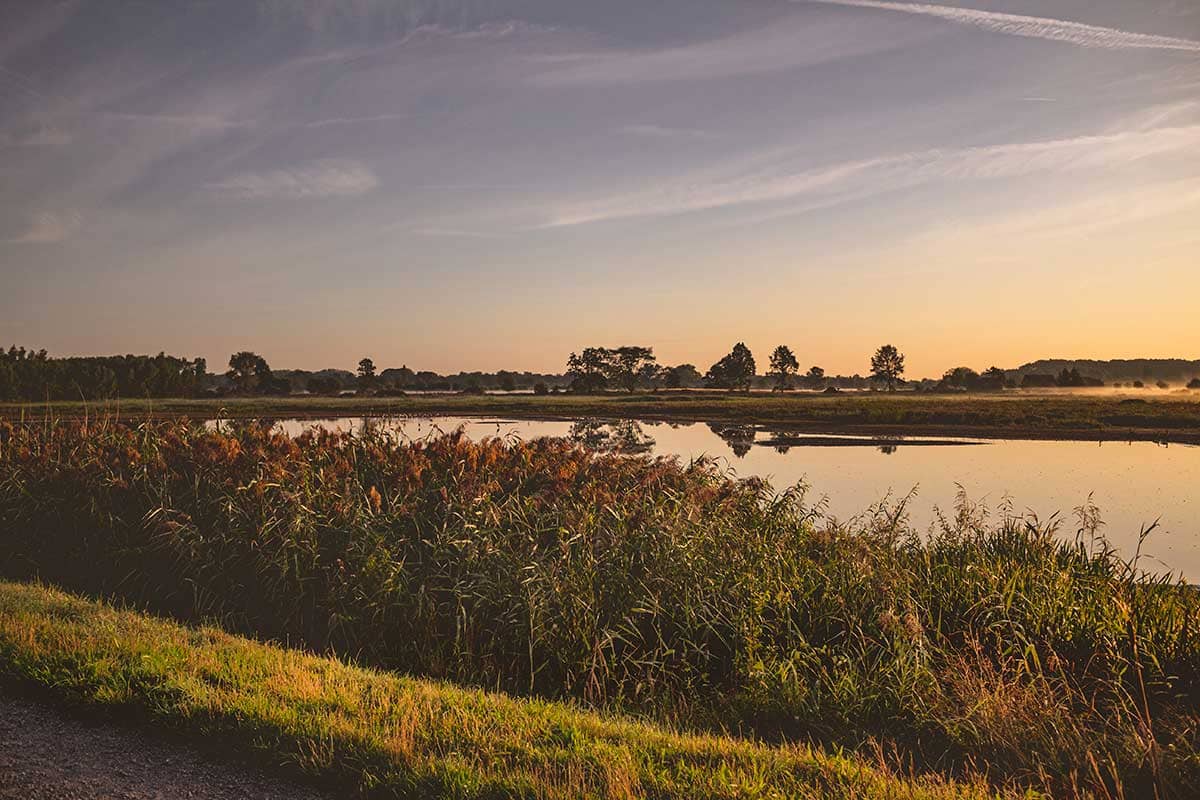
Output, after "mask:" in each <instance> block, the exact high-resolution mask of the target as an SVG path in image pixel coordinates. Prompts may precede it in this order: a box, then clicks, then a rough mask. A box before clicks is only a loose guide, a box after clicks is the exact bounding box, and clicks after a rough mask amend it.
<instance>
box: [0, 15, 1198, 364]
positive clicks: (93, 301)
mask: <svg viewBox="0 0 1200 800" xmlns="http://www.w3.org/2000/svg"><path fill="white" fill-rule="evenodd" d="M0 178H2V183H0V186H2V187H3V188H2V190H0V281H2V289H3V290H2V291H0V342H9V341H12V342H20V343H23V344H26V345H31V346H35V347H47V348H49V349H50V350H51V351H52V352H55V353H60V354H67V353H94V352H103V353H108V352H157V351H158V350H162V349H165V350H167V351H169V352H175V353H179V354H186V355H202V356H205V357H206V358H208V359H209V361H210V363H212V364H214V365H216V364H221V363H223V362H224V361H225V360H226V359H227V357H228V354H229V353H230V352H232V351H234V350H239V349H245V348H250V349H255V350H258V351H259V352H262V353H263V354H264V355H265V356H267V358H268V360H270V361H271V363H272V364H273V365H275V366H278V367H288V366H292V367H301V366H303V367H309V368H318V367H322V366H342V367H346V366H350V365H353V364H354V363H355V362H357V360H358V358H360V357H362V356H363V355H371V356H372V357H373V358H374V359H375V360H376V362H377V363H378V364H380V365H388V366H390V365H398V364H400V363H407V364H409V365H410V366H413V367H416V368H426V369H436V370H440V371H452V370H454V371H456V370H458V369H497V368H513V369H531V370H551V369H560V368H561V366H562V362H563V361H564V358H565V355H566V353H567V352H568V351H570V350H572V349H578V348H579V347H582V346H585V345H588V344H608V345H618V344H623V343H645V344H650V345H653V346H655V347H656V350H657V352H658V353H659V356H660V359H661V360H662V361H665V362H669V363H676V362H683V361H690V362H693V363H696V364H699V365H700V366H701V367H702V368H704V367H706V366H707V365H708V364H709V363H711V362H712V361H714V360H716V358H718V357H719V356H720V355H721V354H722V353H723V352H725V351H727V350H728V348H729V346H730V345H731V344H732V343H733V342H735V341H739V340H745V341H747V342H748V343H749V344H750V345H751V347H752V348H753V349H755V351H756V352H758V353H759V355H760V360H763V361H765V357H766V354H767V352H768V351H769V349H770V348H772V347H774V345H775V344H778V343H781V342H785V343H788V344H790V345H791V346H792V347H793V349H795V350H796V351H797V353H798V355H799V356H800V358H801V360H802V361H803V362H805V364H806V365H807V364H809V363H815V364H821V365H823V366H825V368H826V369H828V370H830V371H833V372H856V371H859V372H862V371H865V370H866V361H867V359H868V357H869V353H870V351H871V350H872V349H873V348H874V347H875V346H876V345H878V344H880V343H882V342H884V341H894V342H895V343H896V344H898V345H900V346H901V347H902V349H904V350H906V351H907V352H908V353H909V363H910V369H911V371H913V372H914V373H916V374H935V373H940V372H941V371H942V370H943V369H945V368H947V367H949V366H953V365H955V364H959V363H966V364H970V365H972V366H975V367H977V368H982V367H986V366H988V365H990V364H993V363H995V364H1000V365H1002V366H1015V365H1016V364H1017V363H1020V362H1021V361H1024V360H1029V359H1033V358H1037V357H1042V356H1077V357H1136V356H1154V355H1163V356H1187V357H1193V358H1195V357H1200V349H1198V348H1200V336H1197V333H1196V331H1197V326H1196V322H1195V312H1194V307H1193V306H1194V298H1195V297H1196V296H1197V293H1198V291H1200V276H1198V273H1200V270H1197V267H1198V266H1200V227H1198V226H1197V225H1196V220H1197V219H1200V4H1198V3H1196V2H1194V1H1193V0H1150V1H1149V2H1132V1H1130V2H1113V1H1112V0H1042V1H1041V2H1033V1H1032V0H1025V1H1022V2H1018V1H1017V0H1009V1H1007V2H997V1H995V0H993V1H991V2H988V0H972V2H970V3H960V4H918V3H905V2H876V1H875V0H823V1H821V2H815V1H811V0H810V1H797V2H786V1H784V0H778V1H777V0H741V1H737V0H725V1H723V2H717V1H716V0H688V1H687V2H674V1H673V0H664V1H663V2H653V3H650V2H644V0H642V1H639V2H624V1H623V0H610V2H605V3H584V2H567V1H565V0H558V1H557V2H551V1H550V0H545V1H539V0H525V1H524V2H518V1H515V0H474V1H473V2H455V1H454V0H442V1H441V2H439V1H438V0H423V1H422V2H417V1H416V0H357V1H356V2H348V1H346V0H343V1H342V2H333V1H332V0H303V1H301V0H262V1H261V2H251V1H250V0H206V1H203V2H202V1H201V0H164V1H163V2H155V3H149V2H135V0H124V1H123V2H116V0H69V1H68V2H46V1H45V0H42V1H40V2H39V1H34V0H29V1H28V2H12V3H7V4H4V7H3V10H0Z"/></svg>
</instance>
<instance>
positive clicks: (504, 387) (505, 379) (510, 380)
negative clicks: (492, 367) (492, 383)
mask: <svg viewBox="0 0 1200 800" xmlns="http://www.w3.org/2000/svg"><path fill="white" fill-rule="evenodd" d="M496 386H497V387H498V388H499V389H500V391H502V392H515V391H516V390H517V376H516V375H514V374H512V373H511V372H505V371H504V370H500V371H499V372H497V373H496Z"/></svg>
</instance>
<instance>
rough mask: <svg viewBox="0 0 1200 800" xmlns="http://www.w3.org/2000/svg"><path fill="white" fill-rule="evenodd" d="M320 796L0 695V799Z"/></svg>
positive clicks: (288, 799)
mask: <svg viewBox="0 0 1200 800" xmlns="http://www.w3.org/2000/svg"><path fill="white" fill-rule="evenodd" d="M184 798H191V800H235V798H236V799H237V800H243V799H245V800H249V798H262V800H268V799H269V800H276V799H277V800H326V796H325V795H322V794H319V793H317V792H316V791H314V790H312V789H309V788H307V787H303V786H298V785H296V784H291V783H286V782H282V781H280V780H278V779H276V778H272V777H271V776H268V775H265V774H263V773H261V772H258V771H256V770H253V769H250V768H248V767H245V766H241V765H235V764H229V763H222V762H221V761H220V760H218V759H216V758H214V757H213V756H211V755H207V754H205V753H202V752H200V751H198V750H195V749H193V748H190V747H188V746H186V745H184V744H182V743H180V742H175V741H171V740H169V739H168V740H164V739H159V738H156V737H153V736H151V735H148V734H147V733H143V732H142V731H139V730H135V729H133V728H127V727H123V726H119V725H110V724H106V723H103V722H93V721H82V720H80V719H77V718H75V717H72V716H70V715H67V714H64V713H62V712H60V711H56V710H54V709H51V708H47V707H45V706H42V705H40V704H37V703H34V702H31V701H29V700H24V699H19V698H16V697H13V696H11V695H4V694H0V800H184Z"/></svg>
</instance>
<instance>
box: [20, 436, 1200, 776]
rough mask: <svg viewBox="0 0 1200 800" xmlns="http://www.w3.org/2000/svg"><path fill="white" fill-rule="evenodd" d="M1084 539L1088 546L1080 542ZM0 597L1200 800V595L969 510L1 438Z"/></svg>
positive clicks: (666, 474) (551, 695)
mask: <svg viewBox="0 0 1200 800" xmlns="http://www.w3.org/2000/svg"><path fill="white" fill-rule="evenodd" d="M1072 533H1074V535H1072ZM0 574H2V575H6V576H9V577H14V578H34V577H36V578H41V579H43V580H48V581H50V582H52V583H55V584H58V585H62V586H65V587H67V588H70V589H72V590H76V591H84V592H87V593H89V594H94V595H102V596H112V597H117V598H120V599H121V600H122V601H123V602H128V603H132V604H134V605H135V606H137V607H141V608H150V609H153V610H155V611H157V612H159V613H164V614H169V615H172V616H175V617H177V618H179V619H182V620H192V621H195V620H204V619H210V618H217V619H219V620H220V621H221V623H222V625H223V626H224V627H226V629H229V630H234V631H237V632H243V633H247V634H250V635H253V636H255V637H259V638H263V639H270V640H279V641H290V642H294V643H298V644H301V645H303V646H306V647H308V648H310V649H313V650H315V651H318V652H333V653H337V654H339V655H341V656H342V657H345V658H353V659H354V660H355V661H356V662H359V663H364V664H369V665H372V666H375V667H378V668H385V669H393V670H397V671H401V672H404V673H406V674H410V675H417V676H423V677H428V678H433V679H439V680H449V681H452V682H454V683H456V684H459V685H473V686H477V687H482V688H488V689H492V690H501V691H504V692H506V693H509V694H513V695H522V696H527V697H541V698H546V699H551V700H568V701H571V702H576V703H581V704H585V705H588V706H590V707H592V708H596V709H601V710H614V709H615V710H621V711H624V712H627V713H635V714H637V715H640V716H642V717H644V718H647V719H654V720H657V721H659V722H666V723H670V724H672V725H675V726H678V727H681V728H687V729H689V730H692V731H716V732H722V733H728V734H732V735H747V736H750V737H752V738H763V739H769V740H772V741H794V742H798V741H812V742H817V743H820V744H822V745H824V746H829V747H844V748H847V749H856V750H857V749H861V748H870V747H878V748H879V749H880V750H881V751H882V752H884V753H885V754H887V755H886V758H887V760H888V761H889V763H897V764H906V765H908V764H911V765H914V766H915V767H916V768H918V769H920V770H923V771H925V770H930V771H939V772H942V773H944V774H947V775H954V774H964V773H971V772H972V771H976V772H985V773H986V774H987V776H988V778H989V780H993V781H995V782H997V784H999V785H1006V784H1010V783H1011V784H1017V785H1023V786H1029V787H1035V788H1040V789H1045V790H1048V791H1051V792H1053V793H1054V794H1056V795H1063V796H1070V795H1072V794H1075V793H1080V792H1087V791H1095V792H1100V793H1103V792H1116V791H1118V790H1119V789H1120V788H1121V787H1124V790H1125V791H1126V792H1127V793H1128V794H1129V795H1130V796H1134V795H1137V794H1150V793H1153V792H1156V791H1157V792H1158V793H1159V794H1160V796H1169V795H1171V794H1172V793H1176V794H1179V795H1180V796H1188V792H1192V793H1195V792H1196V791H1200V756H1198V753H1200V742H1198V733H1197V731H1200V638H1198V636H1197V632H1198V631H1200V592H1197V591H1196V590H1195V589H1194V588H1190V587H1187V586H1183V585H1180V584H1178V583H1175V582H1173V581H1172V580H1171V579H1170V578H1169V577H1161V578H1154V577H1150V576H1146V575H1143V574H1142V573H1141V572H1140V570H1139V569H1138V568H1137V565H1136V564H1132V563H1127V562H1125V561H1123V560H1121V559H1120V558H1119V557H1118V556H1117V555H1116V554H1114V553H1113V551H1112V550H1111V549H1109V548H1108V547H1107V545H1106V544H1105V543H1104V540H1103V538H1102V537H1099V536H1098V535H1097V533H1096V524H1095V519H1094V516H1093V514H1092V511H1091V510H1089V509H1083V510H1081V515H1080V519H1079V522H1078V524H1077V526H1075V527H1074V528H1073V529H1064V528H1063V527H1062V525H1061V523H1060V522H1045V521H1042V522H1039V521H1037V520H1034V519H1030V518H1025V517H1020V516H1016V515H1014V514H1012V513H1011V512H1010V511H1007V510H1001V511H1000V512H999V513H998V514H997V515H995V516H994V517H992V518H989V517H988V516H987V515H985V514H983V513H981V511H980V510H979V509H975V508H972V507H970V506H969V505H968V504H966V503H965V502H964V503H962V505H961V507H960V509H959V513H958V514H957V516H955V517H953V518H951V519H947V520H945V522H944V524H943V525H942V526H941V527H940V528H939V529H938V530H936V531H934V532H933V534H932V535H931V536H923V535H918V534H917V533H916V532H914V531H913V530H911V529H910V528H909V526H908V525H907V524H906V522H905V517H904V507H903V502H899V503H895V504H890V505H887V506H881V507H879V508H876V509H872V510H871V511H870V513H867V514H866V515H865V516H863V517H862V518H860V519H857V520H855V521H854V522H853V523H849V524H844V525H834V524H831V523H829V522H827V521H826V520H824V519H822V518H821V516H820V514H819V513H818V510H816V509H813V508H811V507H810V506H808V505H807V504H806V502H805V494H804V491H803V489H802V488H793V489H790V490H788V491H784V492H780V493H776V492H775V491H774V490H772V489H771V488H770V487H768V486H765V485H764V484H762V483H761V482H759V481H741V482H739V481H734V480H731V479H730V478H729V477H728V476H727V475H725V474H724V473H722V472H721V471H720V470H719V469H718V468H717V467H716V466H714V464H713V463H711V462H707V461H702V462H698V463H695V464H690V465H685V464H681V463H678V462H676V461H673V460H664V459H648V458H644V457H636V458H624V457H617V456H611V455H608V456H606V455H600V454H596V453H593V452H588V451H585V450H583V449H580V448H578V447H576V446H574V445H573V444H571V443H570V442H567V441H562V440H539V441H534V442H516V441H500V440H489V441H484V442H471V441H469V440H468V439H467V438H466V437H464V436H459V435H450V436H442V437H438V438H433V439H430V440H427V441H422V442H405V441H402V440H399V439H397V438H395V437H392V436H389V435H388V434H387V433H386V432H380V431H373V432H367V433H366V434H364V435H363V436H350V435H344V434H331V433H309V434H305V435H303V436H301V437H299V438H297V439H291V438H289V437H287V436H284V435H282V434H279V433H272V432H270V431H269V430H266V429H264V428H262V427H259V426H253V425H251V426H245V427H242V428H241V429H239V430H237V431H236V432H234V433H231V434H222V433H215V432H209V431H204V430H203V429H202V428H200V427H199V426H194V425H191V424H189V423H186V422H182V421H176V422H160V423H147V424H143V425H139V426H136V427H128V426H125V425H121V424H118V423H114V422H112V421H111V420H95V419H93V420H90V421H89V422H88V423H87V424H84V423H82V422H64V423H59V424H51V423H42V424H35V425H12V424H9V423H5V422H2V421H0Z"/></svg>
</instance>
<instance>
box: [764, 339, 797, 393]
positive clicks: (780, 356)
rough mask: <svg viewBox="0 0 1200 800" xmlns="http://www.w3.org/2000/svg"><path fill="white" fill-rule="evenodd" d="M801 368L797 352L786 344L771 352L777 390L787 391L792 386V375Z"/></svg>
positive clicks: (772, 371) (772, 369) (772, 372)
mask: <svg viewBox="0 0 1200 800" xmlns="http://www.w3.org/2000/svg"><path fill="white" fill-rule="evenodd" d="M799 370H800V362H799V361H797V360H796V354H795V353H793V352H792V350H791V348H790V347H788V346H787V345H785V344H781V345H779V346H778V347H776V348H775V352H773V353H771V374H772V375H773V376H774V377H775V390H776V391H786V390H788V389H791V388H792V376H793V375H795V374H796V373H797V372H798V371H799Z"/></svg>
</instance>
